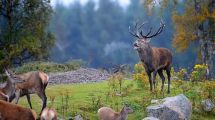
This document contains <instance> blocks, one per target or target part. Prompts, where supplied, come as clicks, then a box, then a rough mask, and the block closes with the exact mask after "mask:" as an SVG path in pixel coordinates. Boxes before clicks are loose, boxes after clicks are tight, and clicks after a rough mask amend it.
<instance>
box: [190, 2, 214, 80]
mask: <svg viewBox="0 0 215 120" xmlns="http://www.w3.org/2000/svg"><path fill="white" fill-rule="evenodd" d="M194 3H195V9H196V12H197V14H198V13H199V12H200V11H201V5H200V4H201V3H200V2H197V1H196V0H194ZM214 9H215V0H210V1H209V3H208V11H209V12H210V13H213V12H214ZM214 28H215V21H214V19H212V18H208V19H207V20H206V21H204V22H203V23H202V24H201V25H199V29H198V37H199V43H200V52H201V59H202V63H203V64H207V65H208V69H207V73H206V77H207V79H211V78H212V77H213V75H214V74H213V43H214V41H213V40H214V34H215V30H214Z"/></svg>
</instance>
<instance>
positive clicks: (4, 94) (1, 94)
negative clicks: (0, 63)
mask: <svg viewBox="0 0 215 120" xmlns="http://www.w3.org/2000/svg"><path fill="white" fill-rule="evenodd" d="M5 74H6V75H7V76H9V75H10V74H9V73H8V71H7V70H6V69H5ZM22 82H24V81H23V80H14V79H7V81H6V85H5V86H4V87H3V88H0V100H4V101H9V100H10V99H11V98H13V97H14V96H15V91H16V88H15V84H17V83H22Z"/></svg>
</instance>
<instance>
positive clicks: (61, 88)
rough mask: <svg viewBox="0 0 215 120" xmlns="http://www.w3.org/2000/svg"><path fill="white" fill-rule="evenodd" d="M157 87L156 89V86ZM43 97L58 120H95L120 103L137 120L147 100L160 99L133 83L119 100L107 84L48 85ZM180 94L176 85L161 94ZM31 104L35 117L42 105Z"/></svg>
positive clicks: (197, 115) (207, 118)
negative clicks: (106, 108) (74, 119)
mask: <svg viewBox="0 0 215 120" xmlns="http://www.w3.org/2000/svg"><path fill="white" fill-rule="evenodd" d="M157 81H159V80H157ZM173 84H174V83H173ZM183 84H185V83H183ZM186 84H189V83H186ZM116 85H117V84H116ZM158 86H159V87H158V88H160V85H158ZM188 86H189V85H188ZM166 87H167V86H165V88H166ZM198 87H201V86H199V85H198V86H197V87H196V88H195V89H198ZM117 89H118V88H117ZM46 93H47V96H48V106H49V107H53V108H55V109H56V110H57V112H58V114H59V116H60V117H61V118H65V119H67V118H68V117H70V116H75V115H77V114H81V115H82V116H84V118H85V119H89V120H97V119H98V117H97V110H98V109H99V107H101V106H109V107H112V108H113V109H114V110H116V111H119V110H120V109H121V107H122V105H123V103H127V104H129V105H130V106H131V107H132V108H133V109H134V113H133V114H131V115H129V117H128V119H129V120H141V119H143V118H144V117H145V116H146V112H145V109H146V107H147V106H148V105H149V104H150V101H151V99H159V98H162V96H161V94H160V91H158V92H157V93H154V94H153V93H151V92H149V87H148V84H147V85H146V87H144V88H142V89H141V88H138V87H137V85H136V82H134V81H131V80H126V81H124V82H123V87H122V96H117V95H115V94H112V93H115V92H114V90H113V89H111V88H110V84H109V83H108V82H107V81H105V82H98V83H87V84H67V85H49V86H48V87H47V89H46ZM180 93H183V90H182V89H181V88H180V87H176V85H172V86H171V94H170V95H167V94H165V97H167V96H175V95H178V94H180ZM190 94H191V93H189V92H187V93H185V95H186V96H187V97H188V98H190V99H191V98H192V95H190ZM198 102H199V101H198ZM32 103H33V109H35V110H36V112H37V113H39V112H40V109H41V104H42V102H41V101H40V99H39V97H38V96H36V95H32ZM19 104H21V105H22V106H25V107H29V106H28V104H27V100H26V98H25V97H23V98H21V99H20V103H19ZM192 119H193V120H195V119H198V120H212V119H215V115H214V111H213V112H211V113H202V112H201V111H200V112H199V111H198V110H194V112H193V114H192Z"/></svg>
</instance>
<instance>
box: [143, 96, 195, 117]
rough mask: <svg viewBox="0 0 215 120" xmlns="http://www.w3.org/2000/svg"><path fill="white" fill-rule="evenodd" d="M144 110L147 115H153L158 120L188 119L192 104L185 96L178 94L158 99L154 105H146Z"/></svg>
mask: <svg viewBox="0 0 215 120" xmlns="http://www.w3.org/2000/svg"><path fill="white" fill-rule="evenodd" d="M146 111H147V113H148V116H149V117H155V118H158V119H160V120H189V119H190V117H191V113H192V105H191V103H190V101H189V99H188V98H187V97H186V96H184V95H183V94H180V95H178V96H175V97H167V98H164V99H162V100H159V102H156V105H151V106H149V107H147V109H146Z"/></svg>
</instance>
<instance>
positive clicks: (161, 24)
mask: <svg viewBox="0 0 215 120" xmlns="http://www.w3.org/2000/svg"><path fill="white" fill-rule="evenodd" d="M164 26H165V25H164V23H163V21H162V20H161V23H160V28H159V29H158V30H157V32H156V33H155V34H153V35H151V36H146V37H145V38H152V37H154V36H157V35H158V34H160V33H161V32H162V31H163V28H164Z"/></svg>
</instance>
